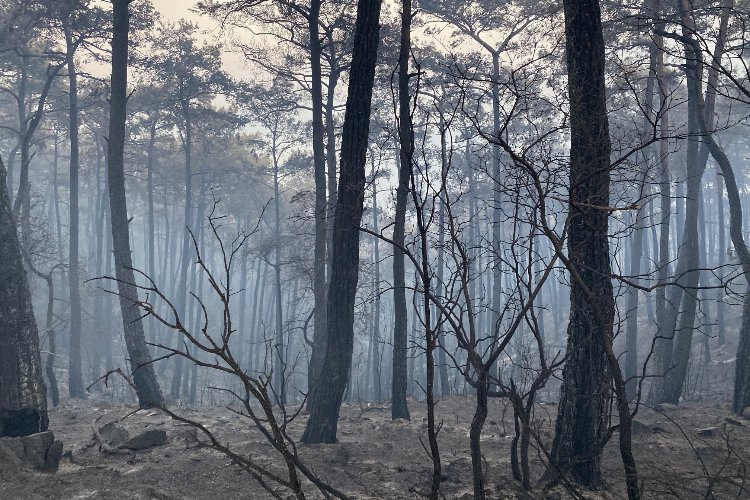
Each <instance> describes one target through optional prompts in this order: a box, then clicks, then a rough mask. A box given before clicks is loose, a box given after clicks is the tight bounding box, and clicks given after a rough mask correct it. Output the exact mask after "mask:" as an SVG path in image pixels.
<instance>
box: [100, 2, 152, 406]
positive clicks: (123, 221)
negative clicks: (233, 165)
mask: <svg viewBox="0 0 750 500" xmlns="http://www.w3.org/2000/svg"><path fill="white" fill-rule="evenodd" d="M129 3H130V2H129V1H128V0H113V2H112V4H113V12H112V16H113V27H112V79H111V88H112V90H111V95H110V99H109V138H108V141H107V162H108V167H109V168H108V172H107V174H108V181H109V206H110V216H111V220H112V248H113V250H114V256H115V276H116V278H117V288H118V292H119V298H120V308H121V310H122V325H123V329H124V332H125V344H126V347H127V350H128V355H129V357H130V367H131V370H132V373H133V382H134V385H135V390H136V392H137V393H138V401H139V404H140V405H141V407H148V406H163V405H164V399H163V398H162V395H161V390H160V389H159V384H158V382H157V381H156V375H155V374H154V368H153V365H152V364H151V355H150V353H149V352H148V348H147V346H146V339H145V337H144V334H143V322H142V321H141V314H140V310H139V308H138V290H137V288H136V286H135V276H134V275H133V269H132V266H133V262H132V259H131V253H130V234H129V230H128V207H127V200H126V198H125V174H124V151H125V120H126V117H127V113H126V105H127V78H128V75H127V70H128V29H129V23H130V19H129V14H128V5H129Z"/></svg>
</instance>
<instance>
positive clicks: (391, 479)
mask: <svg viewBox="0 0 750 500" xmlns="http://www.w3.org/2000/svg"><path fill="white" fill-rule="evenodd" d="M410 410H411V415H412V419H411V421H404V420H398V421H391V419H390V409H389V407H388V406H387V405H372V404H370V405H366V404H356V403H345V405H344V407H343V408H342V411H341V419H340V422H339V441H340V442H339V444H336V445H316V446H305V445H300V446H299V450H300V454H301V456H302V457H303V459H304V460H305V462H306V463H308V464H309V465H310V466H311V467H312V468H313V469H314V470H315V471H317V472H318V473H319V474H320V476H321V477H322V478H324V479H325V480H326V481H328V482H329V483H330V484H332V485H333V486H335V487H337V488H339V489H340V490H343V491H344V492H346V493H347V494H350V495H351V496H352V497H354V498H358V499H365V498H384V499H402V498H404V499H405V498H420V497H421V495H420V492H423V491H425V490H427V489H428V487H429V478H430V473H431V462H430V459H429V458H428V456H427V454H426V452H425V450H424V448H423V446H422V444H421V443H420V440H422V441H424V442H425V443H426V407H425V405H424V404H423V403H419V402H416V401H410ZM555 411H556V406H555V405H554V404H539V405H537V408H536V415H537V420H538V425H539V429H540V435H541V436H542V439H543V441H546V444H547V445H549V444H550V443H551V437H552V434H553V425H554V418H555ZM176 412H177V413H179V414H180V415H184V416H186V417H189V418H191V419H194V420H197V421H199V422H201V423H203V424H205V425H206V427H207V428H208V429H209V430H211V431H212V432H213V433H215V435H216V436H217V437H218V438H219V440H220V441H221V442H222V443H229V444H230V446H231V447H232V449H233V450H237V451H241V452H245V453H248V452H250V453H252V455H253V457H254V459H255V460H257V461H258V462H260V463H263V464H265V465H269V464H271V466H272V467H273V466H274V465H273V464H279V465H280V460H279V459H278V457H277V456H276V455H274V453H273V451H272V450H271V448H270V447H269V445H268V444H267V443H266V442H265V441H264V439H263V437H262V435H261V434H260V433H259V432H258V431H256V430H254V429H253V428H252V426H251V425H250V423H249V422H248V421H247V420H246V419H244V418H243V417H240V416H239V415H236V414H233V413H232V412H229V411H227V410H226V409H224V408H220V407H214V408H197V409H188V408H183V409H178V410H176ZM472 412H473V399H472V398H468V397H463V396H454V397H450V398H446V399H444V400H442V401H440V402H439V404H438V406H437V414H438V417H439V419H440V421H442V424H443V425H442V429H441V431H440V434H439V443H440V451H441V458H442V464H443V475H444V477H445V479H444V483H443V493H444V495H445V498H449V499H453V498H466V499H469V498H472V496H471V491H472V483H471V463H470V458H469V446H468V435H469V425H470V423H471V418H472ZM503 413H504V407H503V405H502V404H501V402H500V401H496V400H495V401H491V406H490V414H489V417H488V419H487V423H486V426H485V430H484V435H483V441H482V446H483V450H482V451H483V453H484V455H485V457H486V468H487V470H486V477H487V488H488V497H489V498H498V499H500V498H550V499H557V498H569V497H570V496H571V495H570V493H568V492H567V491H566V490H564V489H562V487H557V488H555V489H553V490H548V491H542V490H541V488H540V487H539V486H537V489H536V490H535V492H533V493H532V494H531V495H530V496H529V497H524V496H523V494H522V492H521V491H520V489H519V488H518V485H517V483H515V482H514V481H513V480H512V477H511V469H510V458H509V457H510V452H509V449H510V443H511V440H512V434H513V424H512V414H511V413H510V411H509V410H508V411H507V412H506V414H505V417H504V415H503ZM123 417H125V418H124V419H123ZM96 419H99V420H98V421H97V424H96V425H97V426H102V425H104V424H105V423H107V422H115V421H120V420H121V419H122V420H121V421H120V422H119V425H121V426H123V427H125V428H127V429H128V430H129V431H130V433H131V436H132V435H133V433H135V432H138V431H142V430H146V429H163V430H165V431H166V433H167V437H168V441H167V443H166V444H164V445H161V446H156V447H153V448H150V449H147V450H142V451H134V452H128V453H127V454H109V453H105V452H103V451H100V450H99V446H98V445H97V443H96V441H95V439H94V438H93V435H92V425H93V422H94V421H95V420H96ZM305 419H306V416H305V415H300V417H299V418H298V419H297V420H295V421H294V422H293V423H292V424H291V426H290V434H291V435H292V436H299V435H300V434H301V432H302V429H303V428H304V423H305ZM636 421H637V423H636V425H635V428H634V431H635V433H634V450H635V454H636V457H637V460H638V467H639V470H638V472H639V474H640V480H641V481H642V483H643V493H644V497H645V498H685V499H688V498H750V489H747V488H746V487H745V485H744V483H745V480H746V478H747V473H746V471H745V464H750V420H744V419H741V418H739V417H735V416H733V415H731V414H730V412H729V411H728V410H727V409H726V408H725V407H719V406H717V405H714V406H707V405H697V404H692V403H690V404H684V405H680V406H679V407H671V406H667V407H666V408H663V409H661V411H659V412H657V411H654V410H651V409H646V408H644V409H642V410H641V411H640V412H639V414H638V416H637V417H636ZM50 429H51V430H53V431H54V433H55V436H56V438H57V439H61V440H62V441H63V443H64V450H65V452H66V453H65V455H64V456H63V459H62V462H61V463H60V469H59V471H58V472H57V473H55V474H44V473H39V472H34V471H30V470H24V471H22V472H20V473H19V472H14V473H10V472H8V471H7V470H6V471H4V472H3V471H2V470H0V499H3V500H15V499H24V500H26V499H28V500H32V499H42V498H60V499H162V500H164V499H224V498H227V499H229V498H249V499H264V498H269V497H270V495H269V494H268V493H267V492H265V491H264V490H263V489H261V487H260V486H259V485H258V484H257V483H256V482H255V481H254V480H253V479H252V478H251V477H250V476H249V474H248V473H246V472H244V471H242V470H241V469H239V468H238V467H237V466H235V465H233V464H232V463H231V461H230V460H229V459H227V458H226V457H224V456H223V455H222V454H220V453H219V452H217V451H214V450H212V449H210V448H205V447H200V446H196V443H195V441H194V436H195V434H194V433H193V434H192V437H191V433H190V431H189V430H188V429H189V428H188V427H187V426H186V425H185V424H182V423H180V422H177V421H173V420H171V419H170V418H169V417H168V416H166V415H165V414H163V413H161V412H160V411H151V410H149V411H146V410H140V411H137V412H135V413H134V408H133V407H132V406H128V405H116V404H112V403H105V402H102V401H96V400H94V399H90V400H88V401H65V402H63V404H61V405H60V406H58V407H57V408H55V409H54V410H52V411H51V412H50ZM530 459H531V462H532V463H531V465H532V472H533V473H534V475H535V477H537V478H539V477H541V474H542V472H543V471H542V465H541V464H542V462H541V460H540V457H539V453H538V452H537V451H532V452H531V457H530ZM0 469H2V464H0ZM603 470H604V475H605V478H606V481H607V486H606V488H605V489H603V490H601V491H596V492H581V493H582V495H583V497H584V498H591V499H619V498H625V497H626V496H625V489H624V481H623V477H624V475H623V471H622V466H621V462H620V460H619V454H618V450H617V435H615V436H614V437H613V439H612V440H611V442H610V443H609V445H608V446H607V449H606V451H605V454H604V459H603ZM709 488H710V489H711V491H712V492H713V496H706V493H707V492H708V491H709ZM308 492H309V493H310V495H309V496H310V497H313V498H314V497H315V495H314V492H313V490H312V488H308ZM282 497H286V494H284V495H282Z"/></svg>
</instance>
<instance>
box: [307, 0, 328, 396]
mask: <svg viewBox="0 0 750 500" xmlns="http://www.w3.org/2000/svg"><path fill="white" fill-rule="evenodd" d="M319 17H320V0H312V2H311V3H310V12H309V14H308V16H307V23H308V32H309V35H310V68H311V73H312V75H311V76H312V78H311V97H312V127H313V134H312V139H313V141H312V142H313V143H312V146H313V166H314V170H315V250H314V254H313V298H314V306H313V307H314V311H315V312H314V314H315V316H314V317H313V328H314V330H315V337H314V341H313V345H312V354H311V357H310V367H309V369H308V372H307V377H308V380H307V384H308V387H313V386H314V385H315V383H316V381H317V377H318V375H319V374H320V370H321V368H322V367H323V361H324V358H325V353H326V345H327V343H328V341H327V338H328V337H327V334H326V332H327V330H326V328H327V326H326V215H327V214H326V151H325V128H324V127H323V82H322V70H321V60H320V59H321V46H320V32H319ZM331 43H333V42H331ZM329 126H330V124H329Z"/></svg>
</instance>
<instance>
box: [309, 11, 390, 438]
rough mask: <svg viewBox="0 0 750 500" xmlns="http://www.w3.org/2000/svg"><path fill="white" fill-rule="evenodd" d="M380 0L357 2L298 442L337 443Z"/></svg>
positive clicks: (351, 323) (356, 270)
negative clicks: (322, 349) (312, 363)
mask: <svg viewBox="0 0 750 500" xmlns="http://www.w3.org/2000/svg"><path fill="white" fill-rule="evenodd" d="M380 6H381V0H359V3H358V5H357V21H356V24H355V33H354V51H353V54H352V63H351V70H350V77H349V91H348V96H347V100H346V113H345V117H344V129H343V135H342V144H341V168H340V171H341V173H340V180H339V190H338V200H337V203H336V216H335V219H334V225H333V230H334V239H333V256H332V270H331V282H330V284H329V287H328V302H327V313H328V314H327V324H328V333H329V335H328V336H327V344H326V356H325V360H324V362H323V366H322V368H321V372H320V376H319V379H318V380H317V381H316V383H315V385H313V386H312V387H310V392H309V395H308V403H307V407H308V410H309V411H310V419H309V420H308V422H307V427H306V428H305V433H304V435H303V436H302V441H304V442H306V443H334V442H336V428H337V423H338V416H339V410H340V408H341V399H342V397H343V395H344V389H345V388H346V383H347V380H348V378H349V370H350V368H351V361H352V349H353V346H354V299H355V295H356V291H357V280H358V274H359V228H360V224H361V222H362V209H363V201H364V200H363V198H364V188H365V163H366V159H367V143H368V137H369V130H370V110H371V104H372V103H371V100H372V88H373V84H374V80H375V63H376V59H377V52H378V42H379V39H380V36H379V31H380V24H379V18H380Z"/></svg>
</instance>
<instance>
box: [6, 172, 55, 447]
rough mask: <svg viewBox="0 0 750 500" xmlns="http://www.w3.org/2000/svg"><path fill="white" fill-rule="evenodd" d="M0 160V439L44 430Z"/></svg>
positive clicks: (28, 310)
mask: <svg viewBox="0 0 750 500" xmlns="http://www.w3.org/2000/svg"><path fill="white" fill-rule="evenodd" d="M5 178H6V172H5V165H4V164H3V162H2V159H0V255H2V256H3V258H2V259H0V437H5V436H26V435H29V434H34V433H36V432H44V431H46V430H47V425H48V420H47V390H46V388H45V385H44V378H43V377H42V361H41V358H40V355H39V335H38V331H37V326H36V319H35V318H34V310H33V308H32V305H31V291H30V290H29V285H28V282H27V280H26V271H25V270H24V267H23V258H22V253H21V246H20V244H19V241H18V234H17V233H16V223H15V221H14V219H13V215H12V209H11V206H10V199H9V198H8V191H7V187H6V184H5Z"/></svg>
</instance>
